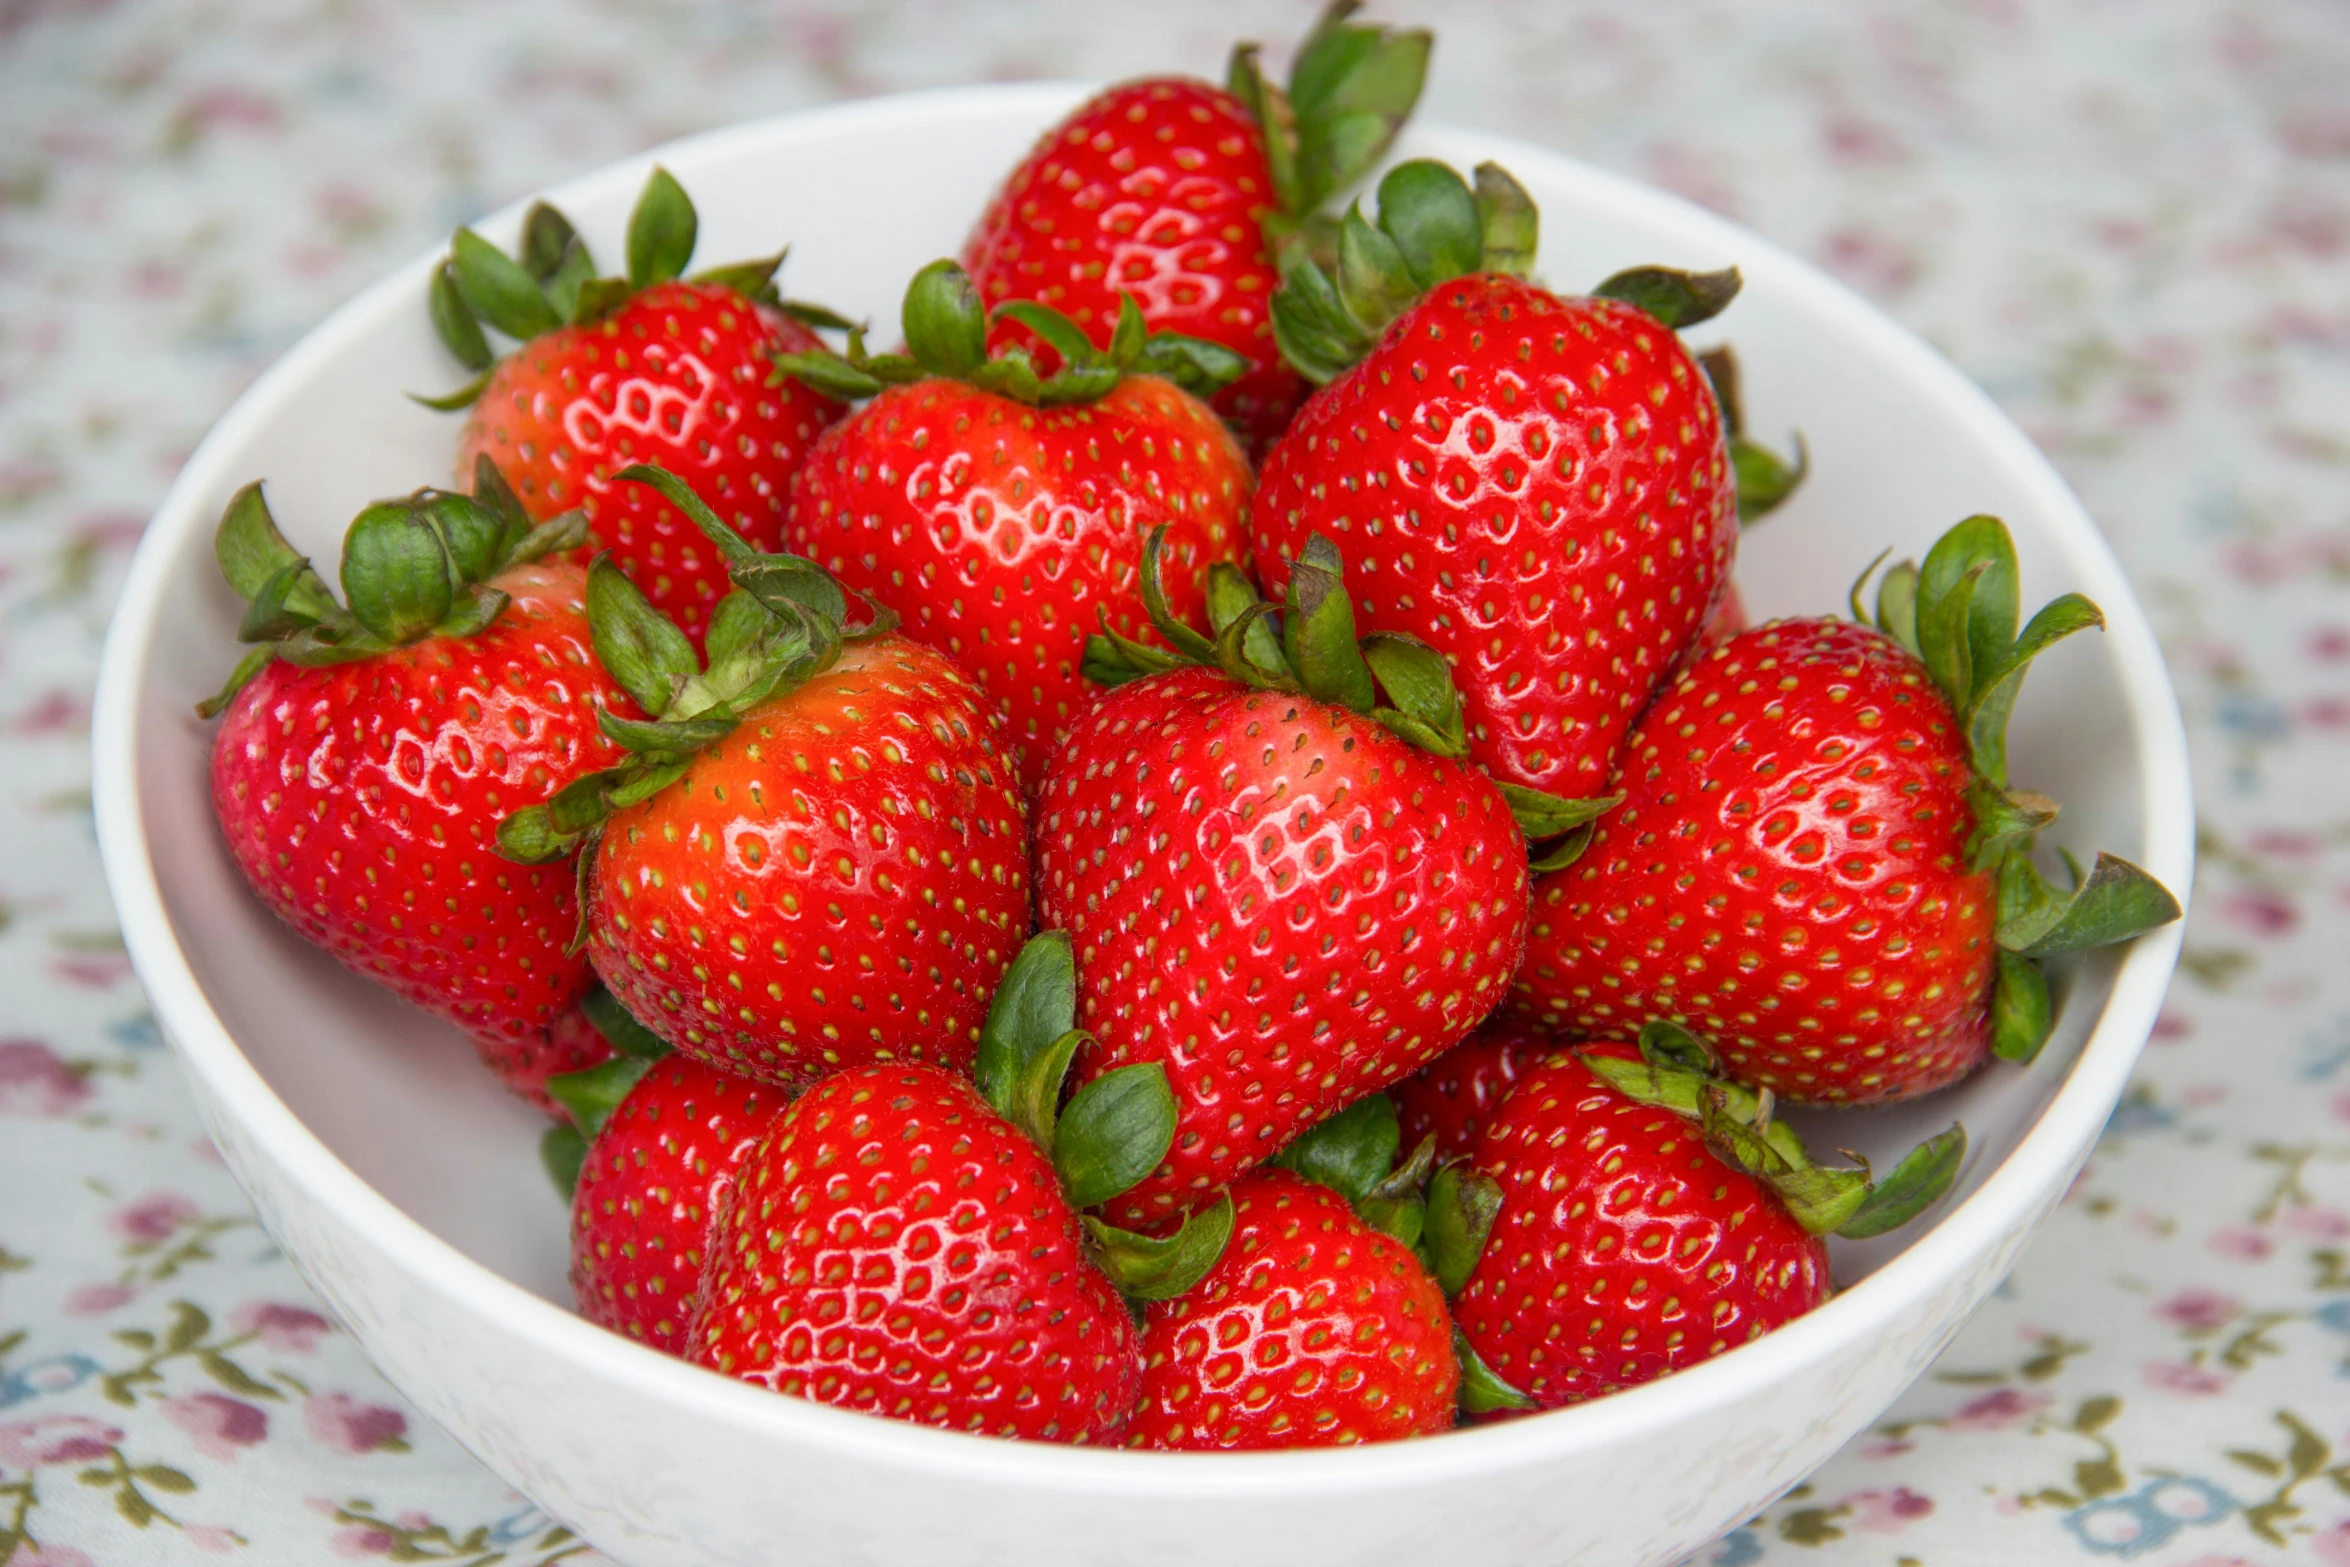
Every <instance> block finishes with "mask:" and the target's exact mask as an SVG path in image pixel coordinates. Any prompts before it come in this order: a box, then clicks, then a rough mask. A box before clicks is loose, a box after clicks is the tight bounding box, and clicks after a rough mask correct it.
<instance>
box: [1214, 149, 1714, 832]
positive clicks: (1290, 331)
mask: <svg viewBox="0 0 2350 1567" xmlns="http://www.w3.org/2000/svg"><path fill="white" fill-rule="evenodd" d="M1535 228H1536V217H1535V212H1534V207H1533V204H1532V202H1531V201H1529V200H1528V199H1527V197H1526V194H1525V192H1524V191H1523V190H1521V189H1520V188H1519V187H1518V185H1517V183H1516V182H1515V181H1514V180H1512V179H1511V178H1510V177H1509V176H1508V175H1507V174H1506V173H1504V172H1503V171H1502V170H1500V169H1499V168H1497V167H1495V166H1494V165H1492V164H1486V165H1484V166H1482V167H1480V168H1479V169H1478V170H1477V183H1476V189H1475V191H1474V192H1472V191H1471V189H1470V187H1469V186H1468V184H1467V183H1465V182H1464V181H1463V180H1462V179H1461V177H1460V176H1459V175H1458V174H1456V173H1454V172H1453V171H1452V170H1451V169H1449V168H1446V167H1445V166H1443V165H1442V164H1437V163H1428V162H1413V163H1406V164H1402V165H1400V166H1398V167H1397V168H1395V169H1393V170H1391V171H1390V172H1389V173H1388V175H1387V176H1386V178H1385V179H1384V180H1382V181H1381V182H1380V186H1379V226H1378V227H1377V228H1374V227H1373V226H1372V225H1371V224H1370V223H1369V222H1367V221H1366V220H1365V219H1364V218H1363V217H1362V215H1361V214H1360V213H1359V212H1356V213H1350V214H1349V215H1348V217H1347V219H1346V225H1345V228H1344V230H1343V235H1342V254H1343V255H1344V256H1345V257H1347V258H1350V259H1348V260H1346V261H1345V262H1344V264H1343V265H1342V266H1341V267H1340V268H1338V269H1337V271H1336V273H1335V274H1334V275H1333V276H1325V275H1324V274H1323V273H1322V272H1321V271H1319V270H1317V269H1315V268H1313V267H1311V266H1305V265H1295V266H1292V267H1290V268H1289V270H1288V277H1287V282H1286V283H1285V285H1284V287H1283V289H1282V291H1281V293H1280V294H1279V296H1277V297H1276V299H1275V301H1274V322H1275V327H1276V330H1278V331H1279V332H1280V334H1281V339H1282V344H1283V347H1284V350H1285V351H1286V352H1287V353H1288V355H1289V358H1290V360H1291V362H1292V363H1295V364H1297V365H1298V366H1299V367H1300V368H1301V369H1303V370H1304V371H1305V373H1306V374H1307V375H1308V376H1310V377H1311V378H1313V379H1315V380H1317V381H1322V382H1326V383H1327V384H1326V385H1324V386H1323V388H1322V389H1321V390H1320V391H1318V392H1316V393H1315V394H1314V395H1313V397H1311V398H1310V399H1309V400H1308V401H1307V403H1306V405H1305V407H1304V408H1303V409H1302V410H1301V411H1300V412H1299V414H1298V417H1297V420H1296V422H1295V423H1294V424H1293V425H1292V426H1291V427H1290V430H1289V433H1288V434H1287V435H1285V436H1284V437H1283V438H1282V440H1281V443H1280V444H1279V445H1278V446H1276V447H1275V448H1274V450H1273V452H1272V454H1271V455H1270V456H1268V457H1267V458H1266V459H1265V463H1264V471H1263V475H1262V482H1261V483H1260V485H1259V488H1258V492H1257V499H1256V503H1255V505H1254V507H1253V508H1252V512H1251V530H1250V540H1251V548H1252V550H1253V551H1254V553H1255V555H1256V558H1257V560H1258V562H1259V563H1260V567H1261V569H1263V570H1264V572H1265V576H1266V589H1267V591H1268V592H1277V591H1279V588H1280V584H1281V581H1282V572H1281V568H1280V566H1279V564H1278V562H1280V561H1281V560H1284V559H1287V558H1289V557H1291V556H1293V555H1295V554H1296V553H1297V550H1298V549H1299V547H1300V546H1301V545H1302V544H1303V543H1304V542H1305V539H1306V537H1307V536H1308V535H1309V534H1312V533H1316V532H1320V533H1327V534H1329V535H1331V536H1332V537H1333V538H1336V539H1338V540H1340V541H1341V542H1342V543H1343V544H1344V546H1345V548H1346V551H1347V558H1348V560H1349V561H1350V563H1352V565H1353V566H1354V568H1355V570H1356V573H1357V576H1358V578H1359V585H1358V587H1357V590H1356V591H1357V594H1358V599H1359V602H1360V605H1361V612H1362V617H1363V620H1364V623H1365V624H1366V625H1369V626H1372V627H1375V628H1377V629H1379V630H1383V631H1401V632H1407V633H1409V634H1411V635H1413V636H1416V637H1419V638H1421V639H1422V640H1424V641H1426V642H1427V643H1428V644H1429V645H1430V646H1432V647H1434V648H1436V649H1437V651H1439V652H1440V653H1442V654H1443V655H1444V656H1445V658H1446V660H1447V661H1448V662H1449V663H1450V664H1451V666H1452V672H1453V678H1454V680H1455V681H1456V682H1457V683H1458V685H1459V688H1460V693H1461V705H1462V709H1463V712H1464V714H1465V717H1466V720H1467V724H1468V733H1469V755H1470V757H1471V758H1472V759H1473V760H1475V761H1477V762H1479V763H1481V764H1482V765H1483V766H1484V767H1485V768H1486V769H1487V770H1488V771H1489V772H1491V774H1492V775H1493V776H1494V778H1495V779H1497V780H1499V781H1500V782H1503V783H1506V784H1516V785H1523V786H1527V787H1532V788H1539V789H1544V790H1548V791H1551V792H1553V793H1559V794H1567V795H1582V796H1590V795H1596V794H1597V793H1598V792H1599V790H1600V788H1601V786H1602V785H1603V784H1604V783H1605V782H1606V781H1607V776H1608V770H1609V766H1610V764H1611V762H1612V761H1613V760H1614V757H1615V753H1616V750H1617V747H1618V745H1619V743H1620V742H1621V740H1622V738H1623V735H1624V731H1625V729H1626V728H1627V727H1628V726H1629V725H1630V724H1631V722H1632V720H1633V719H1634V718H1635V717H1637V716H1638V715H1639V713H1640V710H1641V709H1642V708H1643V707H1645V706H1646V705H1647V702H1648V698H1649V695H1650V693H1651V691H1652V690H1654V688H1655V687H1656V685H1657V682H1658V681H1659V679H1660V678H1662V677H1663V676H1664V674H1665V672H1666V671H1667V670H1668V669H1670V668H1671V666H1672V664H1673V662H1674V660H1675V659H1676V658H1677V657H1678V656H1679V655H1680V653H1681V651H1682V649H1683V648H1685V647H1686V646H1688V644H1689V643H1690V641H1691V640H1692V639H1693V638H1694V637H1695V636H1696V635H1697V631H1698V628H1699V627H1700V626H1701V625H1703V624H1704V622H1705V619H1706V616H1707V615H1708V613H1710V612H1711V610H1712V608H1713V606H1714V602H1715V600H1716V599H1717V598H1718V597H1719V596H1720V594H1721V590H1722V587H1723V584H1724V583H1725V582H1726V581H1727V580H1728V577H1729V571H1730V562H1731V557H1732V555H1733V553H1734V552H1735V549H1736V546H1737V532H1738V529H1737V512H1736V496H1735V493H1734V486H1733V483H1732V469H1731V464H1730V460H1729V452H1728V449H1727V446H1726V444H1725V440H1724V435H1723V429H1722V417H1721V412H1720V409H1719V407H1718V406H1717V404H1716V402H1715V399H1714V396H1713V394H1712V393H1711V392H1710V391H1709V389H1708V385H1707V380H1706V376H1705V373H1704V371H1703V369H1702V368H1701V367H1700V366H1699V364H1698V362H1697V360H1696V359H1695V358H1694V357H1693V356H1692V355H1691V354H1690V352H1689V351H1688V350H1687V349H1686V348H1684V347H1683V346H1682V345H1681V343H1680V340H1679V339H1678V338H1677V337H1676V336H1675V335H1674V331H1675V329H1676V328H1678V327H1682V326H1687V325H1690V324H1693V323H1694V322H1697V321H1701V320H1704V319H1706V318H1708V317H1710V316H1711V315H1713V314H1714V313H1715V312H1717V311H1718V310H1720V309H1721V308H1722V307H1723V306H1724V305H1725V304H1727V303H1728V302H1729V300H1730V298H1731V296H1732V295H1733V294H1734V293H1735V292H1736V289H1737V283H1738V275H1737V273H1736V272H1734V271H1731V272H1722V273H1714V274H1709V275H1706V276H1702V277H1692V276H1689V275H1687V274H1682V273H1674V272H1667V271H1664V270H1662V269H1660V268H1654V267H1643V268H1636V269H1633V270H1631V271H1628V272H1623V273H1619V274H1617V275H1616V276H1614V277H1612V278H1610V279H1608V280H1607V281H1606V282H1604V283H1602V284H1600V286H1599V288H1598V289H1597V290H1596V291H1595V293H1594V294H1592V295H1590V296H1588V297H1577V296H1561V295H1559V294H1556V293H1553V292H1551V291H1550V290H1548V289H1546V288H1544V287H1542V286H1540V285H1539V284H1536V283H1533V282H1530V281H1528V280H1527V279H1526V278H1525V277H1524V276H1523V273H1524V272H1525V270H1526V268H1527V266H1528V265H1529V264H1530V263H1531V262H1532V260H1533V255H1534V247H1535Z"/></svg>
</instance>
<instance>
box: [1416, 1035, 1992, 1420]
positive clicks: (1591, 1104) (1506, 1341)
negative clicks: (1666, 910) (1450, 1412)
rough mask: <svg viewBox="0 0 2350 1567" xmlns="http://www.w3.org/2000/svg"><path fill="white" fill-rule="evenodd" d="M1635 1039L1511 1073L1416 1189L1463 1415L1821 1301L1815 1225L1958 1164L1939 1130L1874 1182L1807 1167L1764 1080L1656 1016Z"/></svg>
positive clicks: (1714, 1346)
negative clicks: (1714, 1065)
mask: <svg viewBox="0 0 2350 1567" xmlns="http://www.w3.org/2000/svg"><path fill="white" fill-rule="evenodd" d="M1641 1044H1642V1053H1643V1056H1644V1058H1645V1059H1641V1060H1624V1059H1621V1058H1620V1057H1616V1056H1597V1055H1585V1056H1581V1057H1553V1058H1551V1059H1550V1060H1549V1061H1548V1062H1546V1063H1545V1064H1543V1065H1541V1066H1538V1067H1536V1068H1535V1069H1534V1070H1532V1071H1530V1072H1528V1073H1527V1074H1526V1075H1525V1077H1524V1078H1523V1079H1522V1080H1521V1081H1520V1082H1519V1083H1518V1085H1517V1087H1516V1089H1515V1090H1514V1091H1513V1092H1512V1093H1511V1094H1510V1096H1509V1098H1508V1099H1507V1100H1506V1101H1505V1102H1504V1103H1503V1104H1502V1106H1501V1109H1500V1111H1499V1113H1498V1114H1496V1115H1495V1117H1494V1119H1493V1121H1492V1123H1491V1124H1490V1125H1489V1126H1487V1128H1486V1129H1485V1132H1484V1134H1483V1136H1482V1137H1481V1138H1479V1140H1478V1143H1477V1148H1476V1152H1475V1154H1474V1155H1473V1157H1472V1159H1471V1161H1470V1164H1469V1165H1468V1166H1466V1167H1462V1166H1454V1167H1451V1168H1448V1169H1446V1170H1444V1171H1441V1172H1439V1174H1438V1176H1437V1178H1436V1180H1435V1181H1433V1182H1432V1183H1431V1185H1430V1188H1429V1206H1428V1216H1427V1223H1428V1235H1429V1243H1430V1251H1431V1254H1432V1256H1433V1257H1434V1259H1435V1262H1436V1271H1437V1276H1438V1277H1439V1279H1440V1280H1442V1281H1443V1282H1444V1284H1445V1286H1446V1288H1447V1289H1448V1290H1449V1291H1450V1292H1451V1293H1452V1297H1453V1299H1452V1317H1453V1322H1454V1324H1455V1325H1456V1326H1457V1327H1458V1329H1459V1330H1460V1335H1461V1337H1460V1344H1459V1352H1460V1355H1461V1361H1462V1376H1463V1384H1464V1387H1463V1404H1464V1407H1466V1408H1468V1409H1469V1410H1470V1411H1471V1412H1473V1413H1489V1412H1493V1411H1496V1410H1525V1409H1536V1408H1539V1409H1555V1408H1557V1407H1559V1406H1560V1405H1562V1404H1572V1403H1580V1402H1581V1401H1583V1400H1585V1399H1589V1398H1597V1397H1600V1396H1601V1395H1603V1394H1607V1393H1612V1392H1615V1391H1617V1390H1618V1389H1621V1388H1626V1387H1632V1386H1635V1385H1637V1384H1639V1383H1642V1382H1647V1381H1651V1380H1653V1379H1655V1378H1657V1377H1660V1376H1663V1375H1665V1374H1667V1373H1669V1372H1673V1371H1679V1370H1682V1369H1683V1368H1685V1367H1688V1366H1692V1365H1695V1364H1697V1363H1698V1362H1699V1361H1702V1360H1707V1359H1710V1358H1712V1357H1713V1356H1715V1355H1718V1354H1720V1353H1722V1352H1723V1351H1724V1350H1727V1349H1732V1348H1735V1347H1736V1346H1737V1345H1739V1344H1742V1343H1746V1342H1749V1341H1751V1340H1753V1339H1755V1338H1758V1337H1760V1336H1761V1335H1762V1334H1764V1333H1767V1332H1769V1331H1770V1330H1771V1329H1773V1328H1775V1327H1778V1326H1780V1325H1782V1324H1783V1323H1786V1322H1788V1321H1791V1320H1793V1319H1794V1318H1796V1317H1798V1316H1801V1315H1802V1314H1803V1313H1805V1312H1807V1311H1809V1310H1811V1309H1812V1308H1813V1307H1815V1306H1818V1305H1819V1304H1821V1303H1822V1302H1823V1301H1825V1300H1826V1299H1827V1298H1828V1293H1829V1281H1828V1253H1827V1248H1826V1247H1825V1246H1824V1245H1823V1244H1822V1242H1821V1237H1822V1236H1824V1235H1826V1234H1828V1233H1830V1232H1836V1233H1841V1234H1845V1235H1850V1236H1855V1237H1860V1236H1868V1235H1878V1234H1883V1233H1885V1232H1886V1231H1888V1230H1890V1229H1893V1228H1895V1227H1896V1226H1898V1225H1901V1224H1904V1223H1907V1222H1908V1221H1909V1220H1910V1219H1911V1218H1913V1217H1915V1216H1916V1215H1917V1214H1919V1213H1921V1212H1923V1211H1924V1210H1925V1209H1926V1208H1927V1207H1928V1206H1929V1205H1931V1204H1932V1203H1933V1202H1934V1201H1936V1200H1937V1199H1938V1198H1940V1196H1941V1195H1942V1194H1943V1193H1944V1192H1945V1191H1947V1190H1948V1189H1949V1187H1950V1185H1951V1183H1952V1181H1953V1180H1955V1178H1956V1176H1957V1174H1958V1169H1959V1166H1960V1164H1961V1163H1962V1162H1963V1160H1964V1157H1965V1152H1966V1134H1965V1132H1964V1131H1963V1130H1962V1129H1960V1128H1958V1127H1955V1126H1953V1127H1952V1128H1950V1130H1948V1131H1947V1132H1944V1133H1942V1134H1941V1135H1940V1136H1938V1137H1935V1138H1932V1139H1930V1140H1928V1141H1927V1142H1926V1143H1924V1144H1921V1145H1920V1146H1919V1147H1918V1148H1917V1149H1916V1150H1914V1151H1913V1152H1912V1153H1911V1154H1910V1155H1909V1156H1908V1157H1906V1158H1905V1159H1903V1160H1902V1161H1901V1163H1900V1164H1899V1165H1897V1166H1896V1167H1895V1169H1894V1170H1893V1171H1892V1172H1891V1173H1890V1174H1889V1175H1888V1176H1887V1177H1886V1178H1885V1179H1884V1180H1883V1181H1882V1182H1878V1183H1872V1182H1871V1181H1870V1180H1869V1178H1868V1176H1867V1174H1866V1172H1865V1171H1857V1170H1832V1169H1824V1168H1821V1167H1819V1166H1817V1165H1814V1164H1813V1163H1812V1162H1811V1160H1810V1158H1809V1156H1808V1155H1807V1154H1806V1153H1805V1151H1804V1148H1803V1145H1802V1144H1801V1142H1800V1141H1798V1140H1797V1139H1796V1138H1795V1136H1794V1134H1793V1133H1792V1132H1791V1131H1790V1130H1789V1129H1788V1128H1787V1127H1786V1125H1785V1124H1784V1123H1780V1122H1774V1121H1772V1120H1771V1119H1770V1096H1769V1095H1768V1093H1767V1092H1766V1093H1765V1094H1763V1095H1762V1096H1760V1097H1759V1098H1758V1097H1757V1096H1756V1095H1754V1094H1751V1093H1748V1092H1747V1091H1745V1090H1743V1089H1739V1088H1736V1087H1733V1086H1728V1085H1724V1084H1721V1083H1719V1082H1716V1081H1714V1080H1712V1079H1711V1078H1710V1077H1709V1076H1708V1075H1707V1063H1706V1061H1705V1058H1704V1055H1703V1047H1702V1046H1701V1045H1700V1044H1699V1043H1698V1042H1697V1041H1696V1040H1695V1039H1694V1038H1692V1037H1691V1036H1689V1035H1687V1034H1686V1033H1684V1032H1683V1031H1681V1030H1679V1029H1676V1028H1673V1027H1672V1026H1671V1025H1662V1026H1660V1027H1659V1028H1657V1029H1655V1030H1653V1031H1651V1032H1650V1033H1649V1034H1647V1035H1645V1036H1644V1037H1643V1039H1642V1042H1641Z"/></svg>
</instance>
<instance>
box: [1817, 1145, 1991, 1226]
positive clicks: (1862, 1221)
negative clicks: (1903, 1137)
mask: <svg viewBox="0 0 2350 1567" xmlns="http://www.w3.org/2000/svg"><path fill="white" fill-rule="evenodd" d="M1965 1163H1966V1128H1965V1127H1963V1126H1960V1125H1958V1124H1957V1123H1955V1122H1953V1123H1952V1124H1951V1126H1950V1128H1949V1130H1947V1131H1944V1132H1939V1133H1936V1134H1935V1135H1934V1136H1932V1137H1929V1138H1927V1139H1926V1140H1925V1141H1924V1142H1922V1143H1920V1144H1918V1145H1917V1146H1916V1147H1915V1148H1913V1149H1911V1150H1910V1151H1909V1152H1908V1153H1907V1154H1906V1155H1904V1156H1903V1158H1902V1160H1901V1162H1900V1163H1899V1164H1897V1165H1895V1166H1894V1167H1893V1169H1892V1170H1891V1171H1890V1172H1889V1173H1888V1174H1887V1175H1886V1176H1885V1178H1884V1179H1883V1180H1881V1181H1879V1182H1877V1183H1876V1186H1875V1188H1874V1189H1873V1190H1872V1191H1870V1192H1869V1194H1868V1196H1867V1197H1866V1198H1865V1199H1863V1201H1862V1202H1861V1205H1860V1206H1859V1207H1858V1208H1856V1209H1854V1210H1853V1212H1852V1214H1851V1216H1850V1217H1849V1218H1847V1219H1846V1220H1845V1221H1844V1223H1843V1224H1842V1225H1841V1226H1839V1227H1838V1228H1837V1231H1836V1233H1837V1234H1839V1235H1842V1236H1845V1237H1848V1238H1849V1239H1852V1240H1856V1241H1857V1240H1866V1239H1868V1238H1869V1237H1870V1236H1872V1235H1883V1234H1885V1233H1886V1232H1887V1231H1889V1230H1897V1229H1899V1228H1900V1227H1901V1226H1903V1225H1904V1224H1907V1223H1908V1222H1909V1221H1910V1220H1912V1219H1914V1218H1916V1217H1917V1216H1918V1215H1919V1214H1921V1213H1923V1212H1925V1211H1926V1210H1927V1209H1928V1208H1930V1207H1932V1206H1933V1205H1934V1204H1935V1203H1936V1202H1938V1201H1940V1200H1941V1197H1942V1194H1943V1193H1945V1192H1947V1191H1949V1190H1950V1187H1951V1184H1952V1183H1953V1182H1955V1181H1956V1180H1957V1179H1958V1172H1959V1168H1960V1166H1962V1165H1964V1164H1965Z"/></svg>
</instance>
